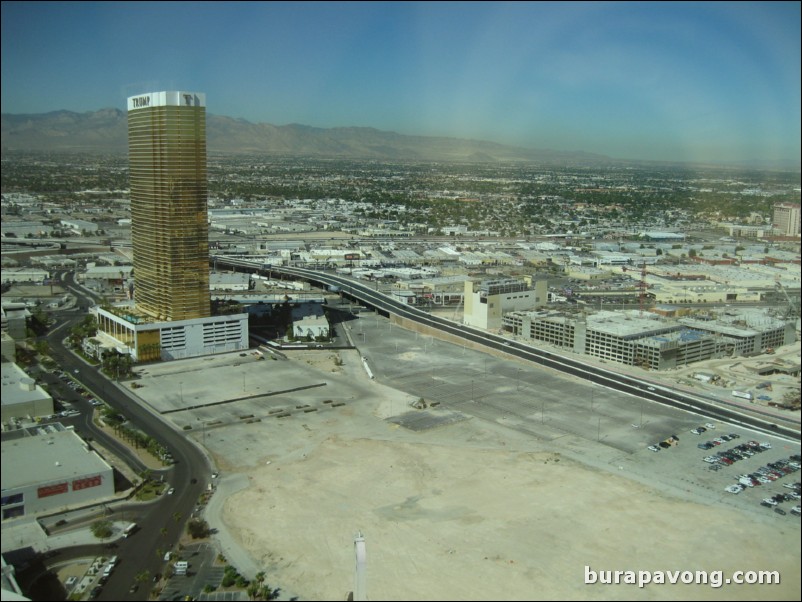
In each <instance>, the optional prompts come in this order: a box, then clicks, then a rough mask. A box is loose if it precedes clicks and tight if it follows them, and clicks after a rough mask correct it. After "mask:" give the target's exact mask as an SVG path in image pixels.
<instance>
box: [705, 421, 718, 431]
mask: <svg viewBox="0 0 802 602" xmlns="http://www.w3.org/2000/svg"><path fill="white" fill-rule="evenodd" d="M705 427H706V428H709V429H710V430H714V429H715V428H716V425H715V424H713V423H712V422H708V423H707V424H705Z"/></svg>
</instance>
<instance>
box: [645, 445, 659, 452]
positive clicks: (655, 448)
mask: <svg viewBox="0 0 802 602" xmlns="http://www.w3.org/2000/svg"><path fill="white" fill-rule="evenodd" d="M646 449H650V450H652V451H653V452H659V451H660V448H659V447H657V446H656V445H650V446H649V447H647V448H646Z"/></svg>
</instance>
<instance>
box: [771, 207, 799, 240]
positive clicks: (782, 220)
mask: <svg viewBox="0 0 802 602" xmlns="http://www.w3.org/2000/svg"><path fill="white" fill-rule="evenodd" d="M774 227H775V228H776V229H777V230H779V233H780V234H782V235H784V236H799V234H800V205H799V203H778V204H776V205H774Z"/></svg>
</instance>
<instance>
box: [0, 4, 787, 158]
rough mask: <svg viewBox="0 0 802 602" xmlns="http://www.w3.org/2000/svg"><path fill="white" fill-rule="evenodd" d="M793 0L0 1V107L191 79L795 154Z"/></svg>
mask: <svg viewBox="0 0 802 602" xmlns="http://www.w3.org/2000/svg"><path fill="white" fill-rule="evenodd" d="M801 21H802V18H801V17H800V3H799V2H787V3H771V2H759V3H758V2H755V3H750V2H743V3H741V2H735V3H731V2H713V3H679V2H671V3H630V2H624V3H616V2H609V3H608V2H591V3H577V2H568V3H520V2H514V3H498V2H497V3H479V2H470V3H459V2H455V3H432V2H425V3H370V2H365V3H339V2H325V3H282V2H264V3H262V2H258V3H250V2H245V3H237V2H226V3H215V2H186V3H170V2H156V3H146V2H136V3H126V2H120V3H117V2H113V3H105V2H68V3H48V2H3V3H2V88H1V89H0V93H1V94H2V112H3V113H42V112H48V111H55V110H59V109H67V110H71V111H77V112H84V111H93V110H97V109H101V108H106V107H116V108H119V109H121V110H124V108H125V99H126V98H127V97H128V96H132V95H135V94H138V93H141V92H147V91H156V90H168V89H170V90H173V89H180V90H192V91H197V92H205V93H206V95H207V105H208V111H209V112H210V113H215V114H218V115H227V116H230V117H237V118H243V119H247V120H248V121H252V122H267V123H273V124H275V125H284V124H288V123H302V124H305V125H311V126H317V127H339V126H367V127H375V128H378V129H382V130H391V131H396V132H399V133H403V134H420V135H443V136H455V137H462V138H477V139H485V140H492V141H496V142H501V143H505V144H514V145H518V146H525V147H530V148H551V149H556V150H566V151H571V150H583V151H588V152H596V153H602V154H606V155H609V156H612V157H618V158H632V159H655V160H678V161H723V162H729V161H745V160H761V161H777V160H784V161H788V160H790V161H794V162H799V160H800V130H802V127H801V124H800V113H802V109H801V107H800V88H801V87H802V85H801V84H800V73H802V67H801V65H800V54H801V52H800V22H801Z"/></svg>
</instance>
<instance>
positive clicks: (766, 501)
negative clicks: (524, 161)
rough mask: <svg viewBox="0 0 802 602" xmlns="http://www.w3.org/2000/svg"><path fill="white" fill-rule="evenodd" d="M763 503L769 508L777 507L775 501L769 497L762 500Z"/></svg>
mask: <svg viewBox="0 0 802 602" xmlns="http://www.w3.org/2000/svg"><path fill="white" fill-rule="evenodd" d="M763 502H764V503H766V504H768V505H769V506H776V505H777V502H776V500H773V499H771V498H770V497H767V498H763Z"/></svg>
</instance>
